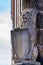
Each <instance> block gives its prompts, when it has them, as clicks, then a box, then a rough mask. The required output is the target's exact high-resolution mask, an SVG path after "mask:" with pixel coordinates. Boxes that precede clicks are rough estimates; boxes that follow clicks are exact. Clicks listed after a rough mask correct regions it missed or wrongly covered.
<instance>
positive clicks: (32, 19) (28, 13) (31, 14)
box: [22, 9, 37, 57]
mask: <svg viewBox="0 0 43 65" xmlns="http://www.w3.org/2000/svg"><path fill="white" fill-rule="evenodd" d="M22 14H23V25H22V28H28V30H29V35H30V53H29V57H31V54H32V50H33V46H34V44H35V43H36V16H37V11H35V10H33V9H25V10H24V11H23V13H22Z"/></svg>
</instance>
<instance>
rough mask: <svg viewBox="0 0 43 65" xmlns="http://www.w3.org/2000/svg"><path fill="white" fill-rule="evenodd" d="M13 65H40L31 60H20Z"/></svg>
mask: <svg viewBox="0 0 43 65" xmlns="http://www.w3.org/2000/svg"><path fill="white" fill-rule="evenodd" d="M14 65H41V64H40V63H39V62H36V61H33V60H30V61H25V60H22V61H21V63H15V64H14Z"/></svg>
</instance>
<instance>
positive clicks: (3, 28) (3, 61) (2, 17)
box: [0, 0, 12, 65]
mask: <svg viewBox="0 0 43 65" xmlns="http://www.w3.org/2000/svg"><path fill="white" fill-rule="evenodd" d="M11 30H12V20H11V0H0V65H11V34H10V31H11Z"/></svg>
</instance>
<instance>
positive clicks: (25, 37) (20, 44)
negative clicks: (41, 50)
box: [11, 29, 29, 58]
mask: <svg viewBox="0 0 43 65" xmlns="http://www.w3.org/2000/svg"><path fill="white" fill-rule="evenodd" d="M28 33H29V32H28V29H16V30H14V31H12V32H11V36H12V48H13V49H14V53H15V54H16V56H17V57H18V58H25V57H26V55H27V54H28V52H29V34H28Z"/></svg>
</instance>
